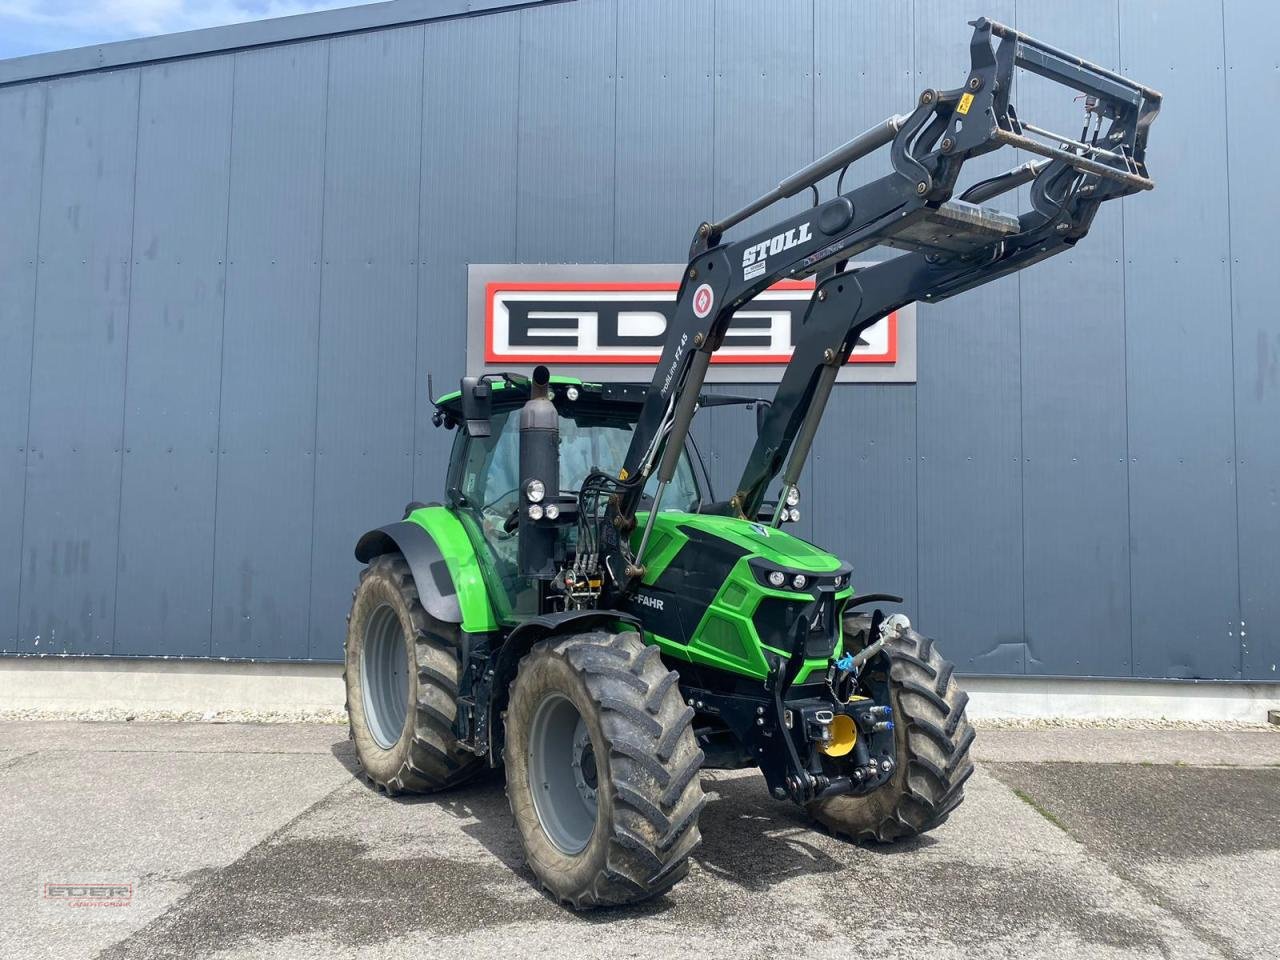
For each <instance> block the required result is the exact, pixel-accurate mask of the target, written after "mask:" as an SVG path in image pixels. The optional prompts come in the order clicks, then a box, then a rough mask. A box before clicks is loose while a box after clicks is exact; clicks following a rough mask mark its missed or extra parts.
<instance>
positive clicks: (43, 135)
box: [13, 81, 53, 653]
mask: <svg viewBox="0 0 1280 960" xmlns="http://www.w3.org/2000/svg"><path fill="white" fill-rule="evenodd" d="M52 86H53V83H52V81H46V82H45V83H42V84H41V85H40V87H41V91H42V92H43V94H44V103H43V104H42V105H41V111H42V116H41V119H40V187H39V197H38V198H37V199H36V238H35V239H36V243H35V250H34V252H33V255H32V266H34V267H35V276H34V278H33V279H32V284H31V356H30V357H29V358H28V360H27V439H26V443H25V444H24V445H23V448H22V452H23V463H22V521H21V522H22V526H21V528H20V530H19V532H18V594H17V596H16V597H14V611H13V641H14V652H15V653H16V652H17V646H18V644H19V642H20V640H19V638H20V635H21V634H22V580H23V577H22V571H23V569H24V567H25V566H26V565H25V564H24V563H23V560H22V557H23V554H24V553H25V552H26V549H27V506H28V504H27V490H28V487H29V485H30V478H31V408H32V398H33V397H34V395H35V383H36V378H35V369H36V321H37V320H38V319H39V317H40V310H39V305H40V240H41V236H42V234H43V233H44V180H45V161H46V159H47V158H48V153H49V96H50V92H51V91H50V87H52Z"/></svg>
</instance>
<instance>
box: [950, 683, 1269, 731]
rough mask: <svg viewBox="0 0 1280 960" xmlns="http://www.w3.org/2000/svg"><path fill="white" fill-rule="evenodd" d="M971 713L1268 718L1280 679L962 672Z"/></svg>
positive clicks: (977, 716) (1108, 717)
mask: <svg viewBox="0 0 1280 960" xmlns="http://www.w3.org/2000/svg"><path fill="white" fill-rule="evenodd" d="M960 685H961V686H962V687H963V688H964V689H965V690H966V691H967V692H968V694H969V715H970V717H972V718H974V719H978V720H984V719H1041V718H1056V719H1065V720H1176V721H1184V722H1197V721H1222V720H1233V721H1237V722H1242V723H1258V724H1262V723H1266V721H1267V711H1268V710H1269V709H1275V708H1276V707H1280V684H1276V683H1235V682H1216V681H1215V682H1203V681H1195V680H1091V679H1076V678H1066V677H963V678H961V680H960Z"/></svg>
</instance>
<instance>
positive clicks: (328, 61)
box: [306, 39, 333, 659]
mask: <svg viewBox="0 0 1280 960" xmlns="http://www.w3.org/2000/svg"><path fill="white" fill-rule="evenodd" d="M332 77H333V40H332V39H329V40H327V41H325V45H324V137H323V138H322V142H321V147H320V149H321V151H322V153H321V159H320V257H319V262H318V264H317V265H318V266H319V268H320V269H319V272H318V276H317V278H316V279H317V287H318V289H317V291H316V352H315V364H314V367H313V369H314V370H315V372H316V381H315V398H314V401H313V404H312V409H311V527H310V531H311V547H310V549H309V550H308V552H307V553H308V562H307V571H308V574H309V576H308V577H307V638H306V639H307V646H306V650H307V658H308V659H310V658H311V614H312V603H313V602H314V599H315V580H316V577H315V566H316V486H317V483H318V480H319V476H320V345H321V341H322V340H323V339H324V266H325V260H324V257H325V232H324V231H325V224H324V221H325V210H326V209H327V208H328V206H329V200H328V194H329V104H330V102H331V101H332V99H333V87H332V82H331V81H332Z"/></svg>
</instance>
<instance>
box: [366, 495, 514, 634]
mask: <svg viewBox="0 0 1280 960" xmlns="http://www.w3.org/2000/svg"><path fill="white" fill-rule="evenodd" d="M393 552H398V553H400V554H403V556H404V558H405V561H406V562H407V563H408V564H409V569H410V571H411V572H412V573H413V579H414V583H415V585H416V586H417V588H418V596H419V598H420V599H421V601H422V606H423V607H424V608H425V609H426V611H427V613H429V614H431V616H433V617H435V618H436V619H437V620H441V621H443V622H445V623H457V624H461V625H462V629H463V630H465V631H466V632H468V633H486V632H489V631H492V630H496V629H497V627H498V624H497V620H496V618H495V617H494V614H493V608H492V607H491V605H490V603H489V597H488V594H487V593H486V591H485V587H484V581H483V579H482V578H481V576H480V570H479V564H478V563H477V561H476V557H475V552H474V550H473V548H472V547H471V543H470V541H469V540H468V539H467V536H466V533H465V531H463V529H462V525H461V524H460V523H459V522H458V520H457V518H456V517H454V516H453V515H452V514H451V513H449V511H448V510H446V509H445V508H444V507H439V506H432V507H423V508H420V509H417V510H414V511H413V512H412V513H411V514H410V515H409V517H408V518H407V519H405V520H401V521H400V522H399V523H390V524H387V525H386V526H385V527H379V528H377V529H376V530H370V531H369V532H368V533H366V534H365V535H364V536H362V537H361V538H360V540H359V541H358V542H357V543H356V549H355V555H356V559H357V560H359V561H360V562H361V563H368V562H369V561H370V560H372V559H374V558H375V557H379V556H381V555H382V554H384V553H393Z"/></svg>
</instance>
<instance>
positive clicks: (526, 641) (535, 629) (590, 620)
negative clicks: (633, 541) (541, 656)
mask: <svg viewBox="0 0 1280 960" xmlns="http://www.w3.org/2000/svg"><path fill="white" fill-rule="evenodd" d="M619 622H621V623H625V624H626V625H627V626H629V627H634V628H635V629H636V630H640V621H639V620H637V619H636V618H635V617H633V616H632V615H631V614H629V613H623V612H622V611H621V610H569V611H565V612H562V613H548V614H543V615H542V616H538V617H530V618H529V619H528V620H526V621H525V622H524V623H522V624H520V626H518V627H516V628H515V629H514V630H512V631H511V633H510V634H508V635H507V639H506V640H505V641H504V642H503V644H502V647H501V648H500V649H499V650H498V652H497V654H496V655H495V656H494V664H493V675H492V679H491V680H490V681H489V683H490V687H489V689H490V691H491V693H490V700H489V729H490V731H492V732H491V734H490V744H489V762H490V764H492V765H494V766H497V765H498V764H499V763H500V762H501V761H502V747H503V741H504V740H505V739H506V729H505V728H504V727H503V724H502V722H501V720H502V714H503V711H504V710H505V709H506V706H507V696H508V693H509V690H510V685H511V681H513V680H514V679H515V678H516V671H517V670H518V669H519V667H520V660H521V658H522V657H524V655H525V654H526V653H528V652H529V650H530V649H531V648H532V647H533V645H534V644H535V643H537V642H538V641H539V640H543V639H545V638H547V637H550V636H554V635H555V634H558V633H576V632H578V631H580V630H587V629H590V628H592V627H612V626H613V625H615V624H617V623H619Z"/></svg>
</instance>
